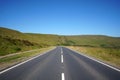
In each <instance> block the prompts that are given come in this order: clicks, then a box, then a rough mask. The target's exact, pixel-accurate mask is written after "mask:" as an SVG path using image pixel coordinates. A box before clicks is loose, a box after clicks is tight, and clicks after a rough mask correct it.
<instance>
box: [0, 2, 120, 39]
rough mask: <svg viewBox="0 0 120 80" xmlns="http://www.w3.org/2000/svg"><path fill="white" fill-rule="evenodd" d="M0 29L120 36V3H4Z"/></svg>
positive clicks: (0, 8) (1, 6) (1, 7)
mask: <svg viewBox="0 0 120 80" xmlns="http://www.w3.org/2000/svg"><path fill="white" fill-rule="evenodd" d="M0 26H1V27H6V28H10V29H14V30H18V31H21V32H24V33H42V34H58V35H108V36H115V37H120V1H119V0H0Z"/></svg>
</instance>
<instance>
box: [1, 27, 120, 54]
mask: <svg viewBox="0 0 120 80" xmlns="http://www.w3.org/2000/svg"><path fill="white" fill-rule="evenodd" d="M58 45H65V46H70V45H74V46H86V47H114V48H120V38H119V37H110V36H104V35H75V36H61V35H51V34H33V33H21V32H19V31H16V30H12V29H7V28H3V27H0V55H6V54H10V53H14V52H19V51H24V50H30V49H34V48H41V47H47V46H58Z"/></svg>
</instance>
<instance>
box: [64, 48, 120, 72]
mask: <svg viewBox="0 0 120 80" xmlns="http://www.w3.org/2000/svg"><path fill="white" fill-rule="evenodd" d="M65 48H66V47H65ZM67 49H69V50H72V51H73V52H75V53H77V54H79V55H82V56H84V57H87V58H89V59H91V60H93V61H96V62H98V63H100V64H102V65H104V66H107V67H109V68H111V69H113V70H116V71H118V72H120V69H118V68H115V67H113V66H111V65H109V64H106V63H104V62H102V61H99V60H97V59H94V58H92V57H90V56H87V55H85V54H82V53H80V52H78V51H75V50H73V49H70V48H67Z"/></svg>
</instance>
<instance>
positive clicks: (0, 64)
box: [0, 47, 55, 70]
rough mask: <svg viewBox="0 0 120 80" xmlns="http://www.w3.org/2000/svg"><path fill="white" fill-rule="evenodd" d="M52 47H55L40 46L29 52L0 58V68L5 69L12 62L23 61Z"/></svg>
mask: <svg viewBox="0 0 120 80" xmlns="http://www.w3.org/2000/svg"><path fill="white" fill-rule="evenodd" d="M53 48H55V47H48V48H41V49H37V50H34V51H30V52H23V53H20V54H16V55H12V56H7V57H4V58H0V70H2V69H5V68H7V67H9V66H12V65H14V64H17V63H20V62H22V61H25V60H27V59H29V58H31V57H34V56H37V55H39V54H41V53H44V52H46V51H48V50H51V49H53Z"/></svg>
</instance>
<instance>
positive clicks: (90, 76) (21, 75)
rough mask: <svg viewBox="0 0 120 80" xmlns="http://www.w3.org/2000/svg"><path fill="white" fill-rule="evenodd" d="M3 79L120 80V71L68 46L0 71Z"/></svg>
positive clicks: (0, 76)
mask: <svg viewBox="0 0 120 80" xmlns="http://www.w3.org/2000/svg"><path fill="white" fill-rule="evenodd" d="M0 80H120V71H119V70H118V69H116V68H115V69H114V68H113V67H109V66H106V65H104V64H101V63H99V62H97V61H94V60H92V59H89V58H88V57H85V56H83V55H82V54H78V53H77V52H75V51H72V50H70V49H68V48H65V47H56V48H55V49H53V50H51V51H49V52H46V53H45V54H43V55H41V56H38V57H36V58H34V59H32V60H29V61H27V62H25V63H23V64H20V65H18V66H15V67H14V66H13V68H10V69H8V70H6V71H3V72H0Z"/></svg>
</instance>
